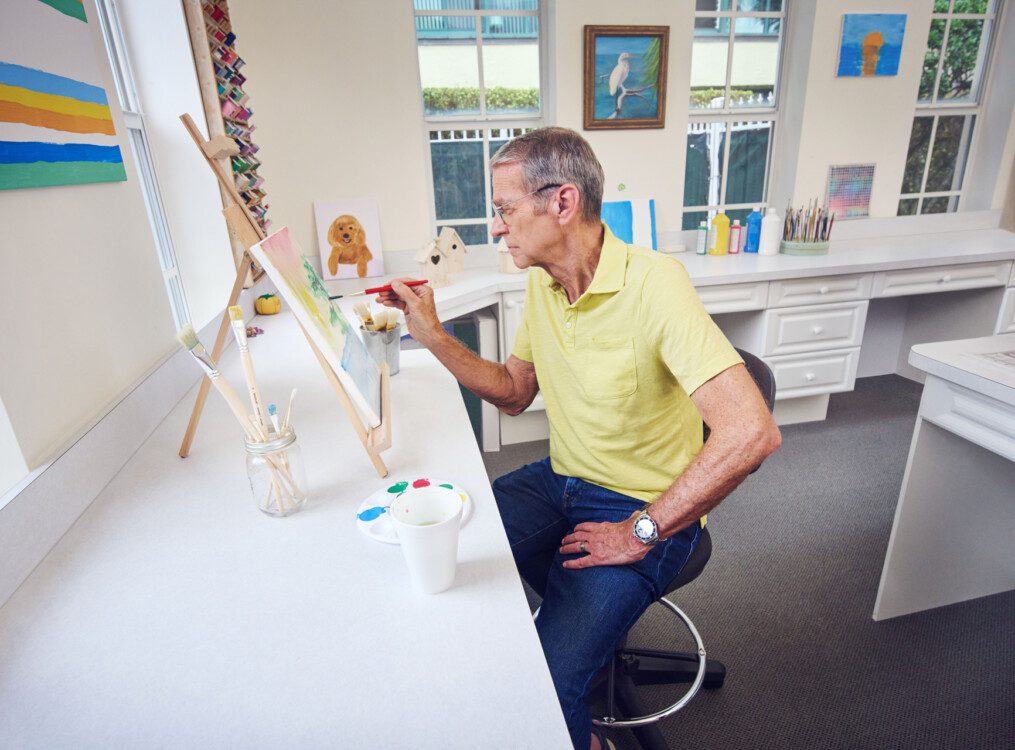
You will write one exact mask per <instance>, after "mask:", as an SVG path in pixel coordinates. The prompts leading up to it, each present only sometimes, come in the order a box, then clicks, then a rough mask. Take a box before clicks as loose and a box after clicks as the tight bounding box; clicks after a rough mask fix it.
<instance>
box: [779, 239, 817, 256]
mask: <svg viewBox="0 0 1015 750" xmlns="http://www.w3.org/2000/svg"><path fill="white" fill-rule="evenodd" d="M779 252H781V253H782V254H783V255H827V254H828V241H827V240H825V241H824V242H790V241H789V240H783V241H782V242H780V243H779Z"/></svg>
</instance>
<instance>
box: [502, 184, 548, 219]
mask: <svg viewBox="0 0 1015 750" xmlns="http://www.w3.org/2000/svg"><path fill="white" fill-rule="evenodd" d="M559 187H561V186H560V185H559V184H550V185H543V187H541V188H536V189H535V190H533V191H532V192H531V193H526V194H525V195H523V196H522V197H521V198H515V199H514V200H513V201H508V202H507V203H505V204H504V205H503V206H494V207H493V211H494V213H495V214H497V216H499V217H500V220H501V221H502V222H504V224H505V225H506V224H507V217H508V216H510V215H511V213H512V211H514V206H515V205H516V204H518V203H521V202H522V201H523V200H525V199H526V198H528V197H529V196H530V195H535V194H536V193H538V192H540V191H543V190H548V189H549V188H559Z"/></svg>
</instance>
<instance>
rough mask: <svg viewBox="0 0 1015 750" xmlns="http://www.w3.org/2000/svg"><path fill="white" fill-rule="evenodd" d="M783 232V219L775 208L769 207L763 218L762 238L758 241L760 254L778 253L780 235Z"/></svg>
mask: <svg viewBox="0 0 1015 750" xmlns="http://www.w3.org/2000/svg"><path fill="white" fill-rule="evenodd" d="M781 232H782V219H780V218H779V214H777V213H776V212H775V209H774V208H770V209H768V213H767V214H765V218H764V219H762V220H761V240H760V242H759V243H758V255H778V254H779V237H780V235H781Z"/></svg>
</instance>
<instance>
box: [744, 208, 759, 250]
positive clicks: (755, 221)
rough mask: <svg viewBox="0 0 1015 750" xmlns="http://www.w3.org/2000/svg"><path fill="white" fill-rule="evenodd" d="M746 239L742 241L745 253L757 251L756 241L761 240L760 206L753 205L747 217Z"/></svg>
mask: <svg viewBox="0 0 1015 750" xmlns="http://www.w3.org/2000/svg"><path fill="white" fill-rule="evenodd" d="M746 234H747V241H746V242H745V243H744V252H745V253H756V252H758V243H759V242H760V241H761V208H760V207H759V206H755V207H754V210H753V211H751V213H750V215H748V217H747V232H746Z"/></svg>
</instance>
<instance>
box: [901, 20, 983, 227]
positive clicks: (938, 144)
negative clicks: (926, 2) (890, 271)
mask: <svg viewBox="0 0 1015 750" xmlns="http://www.w3.org/2000/svg"><path fill="white" fill-rule="evenodd" d="M998 4H999V3H998V2H996V1H995V0H934V12H933V13H932V15H931V22H930V33H929V34H928V36H927V52H926V54H925V56H924V60H923V73H922V74H921V76H920V89H919V92H918V93H917V101H916V116H915V118H914V119H913V129H912V131H911V133H910V136H909V150H908V152H907V155H906V169H905V173H904V175H903V178H902V190H901V195H900V197H899V210H898V215H899V216H908V215H912V214H936V213H946V212H951V211H956V210H958V206H959V199H960V197H961V195H962V182H963V177H964V176H965V168H966V160H967V157H968V156H969V144H970V142H971V140H972V137H973V128H974V126H975V124H976V117H977V115H978V114H979V101H980V89H981V83H982V81H983V77H984V73H985V72H986V59H987V51H988V49H989V47H990V36H991V27H992V26H993V23H994V19H995V17H996V15H997V5H998Z"/></svg>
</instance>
